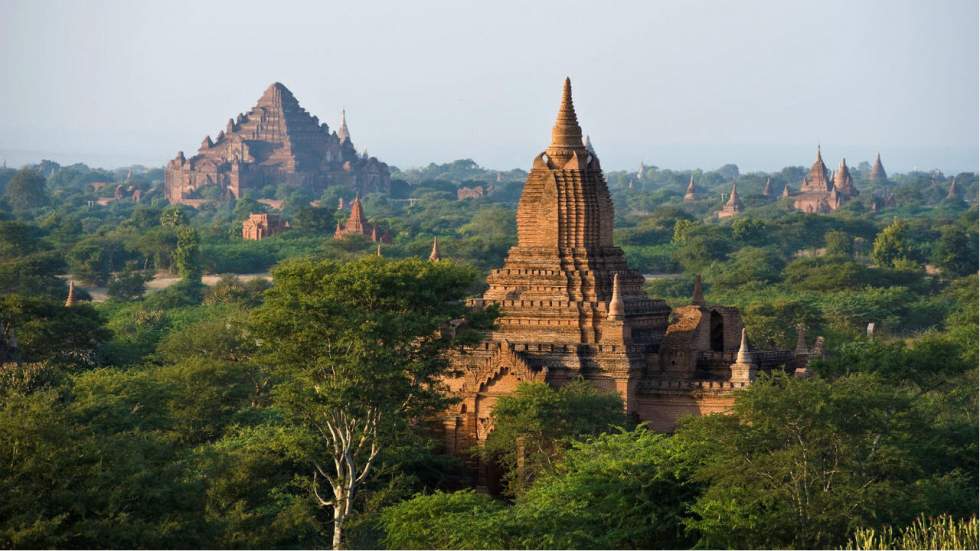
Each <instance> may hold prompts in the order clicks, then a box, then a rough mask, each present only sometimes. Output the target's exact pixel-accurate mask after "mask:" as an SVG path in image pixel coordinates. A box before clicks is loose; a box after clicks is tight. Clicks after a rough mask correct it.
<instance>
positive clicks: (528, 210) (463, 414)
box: [433, 79, 819, 468]
mask: <svg viewBox="0 0 980 551" xmlns="http://www.w3.org/2000/svg"><path fill="white" fill-rule="evenodd" d="M732 191H733V193H732V195H733V196H735V199H736V200H737V194H736V193H735V190H734V188H733V190H732ZM730 201H731V199H730ZM434 246H435V245H434ZM433 254H434V255H435V256H438V252H437V251H436V252H434V253H433ZM487 283H488V284H489V288H488V289H487V290H486V291H485V292H484V293H483V295H482V297H480V298H476V299H471V300H470V305H471V306H473V307H475V308H480V307H484V306H489V305H497V306H498V307H499V308H500V312H501V317H500V318H499V320H498V326H497V328H496V329H494V330H493V331H492V332H491V333H489V334H488V335H487V337H486V339H485V340H484V341H483V342H481V343H480V344H478V345H476V346H474V347H472V348H465V349H461V350H458V351H457V352H455V353H454V354H453V357H452V359H453V362H454V366H455V367H456V368H457V369H458V371H459V373H460V374H459V375H458V376H453V377H451V378H450V379H448V380H447V381H446V383H447V385H448V386H449V388H450V390H451V391H452V392H453V393H454V394H455V395H456V396H457V397H458V398H459V399H460V401H459V403H458V404H457V405H455V406H453V407H452V409H451V410H450V411H449V412H447V415H446V417H445V418H444V421H445V425H444V426H445V431H446V432H445V436H446V443H447V447H448V448H449V449H450V450H452V451H455V452H459V453H462V452H464V451H465V450H467V449H469V448H470V447H472V446H473V445H474V444H478V443H480V442H482V441H484V440H485V439H486V437H487V435H488V434H489V433H490V432H491V431H492V430H493V421H492V419H493V417H492V415H491V414H492V411H493V408H494V405H495V403H496V401H497V400H498V399H499V398H500V397H501V396H505V395H507V394H508V393H511V392H513V391H514V389H515V388H516V387H517V385H518V384H519V383H521V382H523V381H539V382H544V383H547V384H550V385H555V386H560V385H563V384H565V383H567V382H569V381H572V380H574V379H576V378H584V379H585V380H586V381H589V382H590V383H592V384H594V385H595V386H597V387H599V388H603V389H607V390H609V391H612V392H616V393H617V394H619V396H620V397H621V398H622V400H623V402H624V404H625V407H626V411H627V413H628V414H629V415H630V416H632V417H633V418H635V419H638V420H642V421H647V422H649V423H650V426H651V427H652V428H654V429H656V430H663V431H669V430H672V429H673V428H674V427H675V426H676V424H677V421H678V420H679V419H680V418H681V417H682V416H684V415H690V414H694V415H699V414H704V413H712V412H724V411H728V410H729V409H730V408H731V407H732V405H733V404H734V400H735V392H736V391H737V390H738V389H740V388H744V387H746V386H748V385H751V384H752V381H753V380H754V379H755V378H756V377H757V375H758V374H759V373H763V372H770V371H786V372H788V373H797V374H799V375H804V374H805V373H806V366H807V362H808V360H809V358H810V357H811V355H813V354H814V353H816V351H814V350H810V349H808V348H807V347H806V344H805V338H803V336H802V333H801V342H802V344H801V345H800V346H799V347H798V349H797V350H795V351H793V350H771V351H763V350H757V349H754V348H753V347H752V346H751V343H750V340H749V339H748V337H747V335H746V334H745V330H744V327H743V324H742V319H741V315H740V314H739V311H738V310H737V309H735V308H731V307H727V306H720V305H715V304H709V303H707V302H706V301H705V300H704V296H703V293H702V291H701V282H700V278H698V279H697V281H696V282H695V287H694V293H693V297H692V299H691V303H690V304H689V305H687V306H682V307H680V308H674V309H671V308H670V306H668V305H667V303H665V302H664V301H663V300H660V299H653V298H650V297H648V296H647V295H646V293H645V292H644V291H643V285H644V277H643V274H641V273H640V272H638V271H636V270H633V269H630V267H629V266H628V265H627V263H626V258H625V256H624V254H623V251H622V249H620V248H619V247H617V246H615V245H614V244H613V203H612V200H611V199H610V195H609V190H608V188H607V185H606V180H605V177H604V175H603V171H602V168H601V166H600V163H599V158H598V156H597V155H596V153H595V152H594V151H590V150H589V149H588V148H586V146H585V145H584V144H583V140H582V130H581V128H580V127H579V123H578V118H577V116H576V113H575V109H574V106H573V103H572V89H571V83H570V81H569V80H568V79H566V80H565V85H564V90H563V93H562V99H561V105H560V107H559V110H558V117H557V120H556V122H555V125H554V128H553V129H552V133H551V145H549V146H548V148H547V149H545V150H544V151H543V152H541V153H539V154H538V155H537V156H535V157H534V160H533V162H532V167H531V172H530V174H529V175H528V177H527V181H526V183H525V185H524V191H523V193H522V195H521V198H520V202H519V204H518V208H517V244H516V245H515V246H514V247H512V248H511V249H510V251H509V253H508V256H507V259H506V260H505V261H504V265H503V267H501V268H499V269H495V270H492V271H491V273H490V275H489V276H488V277H487ZM818 348H819V347H818ZM484 467H485V466H483V467H481V468H484Z"/></svg>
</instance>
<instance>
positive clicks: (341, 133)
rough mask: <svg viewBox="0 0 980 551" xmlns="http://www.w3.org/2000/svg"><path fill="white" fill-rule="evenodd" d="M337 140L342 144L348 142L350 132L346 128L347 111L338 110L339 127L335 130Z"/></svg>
mask: <svg viewBox="0 0 980 551" xmlns="http://www.w3.org/2000/svg"><path fill="white" fill-rule="evenodd" d="M337 138H338V139H339V140H340V143H344V142H349V141H350V130H348V128H347V110H346V109H341V110H340V127H339V128H337Z"/></svg>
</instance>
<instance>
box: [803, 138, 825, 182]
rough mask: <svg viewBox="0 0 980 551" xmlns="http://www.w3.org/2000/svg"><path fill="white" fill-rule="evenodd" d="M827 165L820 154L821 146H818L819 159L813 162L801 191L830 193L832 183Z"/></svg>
mask: <svg viewBox="0 0 980 551" xmlns="http://www.w3.org/2000/svg"><path fill="white" fill-rule="evenodd" d="M828 172H829V171H828V170H827V165H826V164H824V162H823V156H822V155H821V154H820V146H819V145H818V146H817V158H816V159H815V160H814V161H813V165H812V166H810V172H809V173H807V175H806V178H805V179H804V182H805V184H804V186H803V188H802V189H801V190H800V191H830V187H831V185H832V184H831V181H830V178H829V176H828Z"/></svg>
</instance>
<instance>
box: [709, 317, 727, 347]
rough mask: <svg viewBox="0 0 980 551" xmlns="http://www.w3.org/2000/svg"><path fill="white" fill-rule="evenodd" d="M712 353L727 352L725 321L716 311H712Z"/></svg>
mask: <svg viewBox="0 0 980 551" xmlns="http://www.w3.org/2000/svg"><path fill="white" fill-rule="evenodd" d="M711 351H712V352H724V351H725V320H724V318H722V317H721V314H719V313H718V312H716V311H714V310H712V311H711Z"/></svg>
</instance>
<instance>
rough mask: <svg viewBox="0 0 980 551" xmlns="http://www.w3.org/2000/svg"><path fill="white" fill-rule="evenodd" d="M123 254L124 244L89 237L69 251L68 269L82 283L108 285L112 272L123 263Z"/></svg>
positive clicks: (112, 240)
mask: <svg viewBox="0 0 980 551" xmlns="http://www.w3.org/2000/svg"><path fill="white" fill-rule="evenodd" d="M123 254H124V251H123V248H122V244H121V243H119V242H118V241H116V240H114V239H104V238H100V237H88V238H86V239H83V240H81V241H79V242H78V243H76V244H75V246H74V247H72V248H71V250H70V251H68V255H67V260H68V269H69V270H71V273H72V275H73V276H74V277H76V278H78V279H80V280H82V281H86V282H89V283H94V284H96V285H100V286H101V285H106V284H107V283H108V282H109V278H110V276H111V275H112V271H113V270H114V269H115V268H116V267H118V266H119V265H120V264H121V263H122V260H123Z"/></svg>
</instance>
